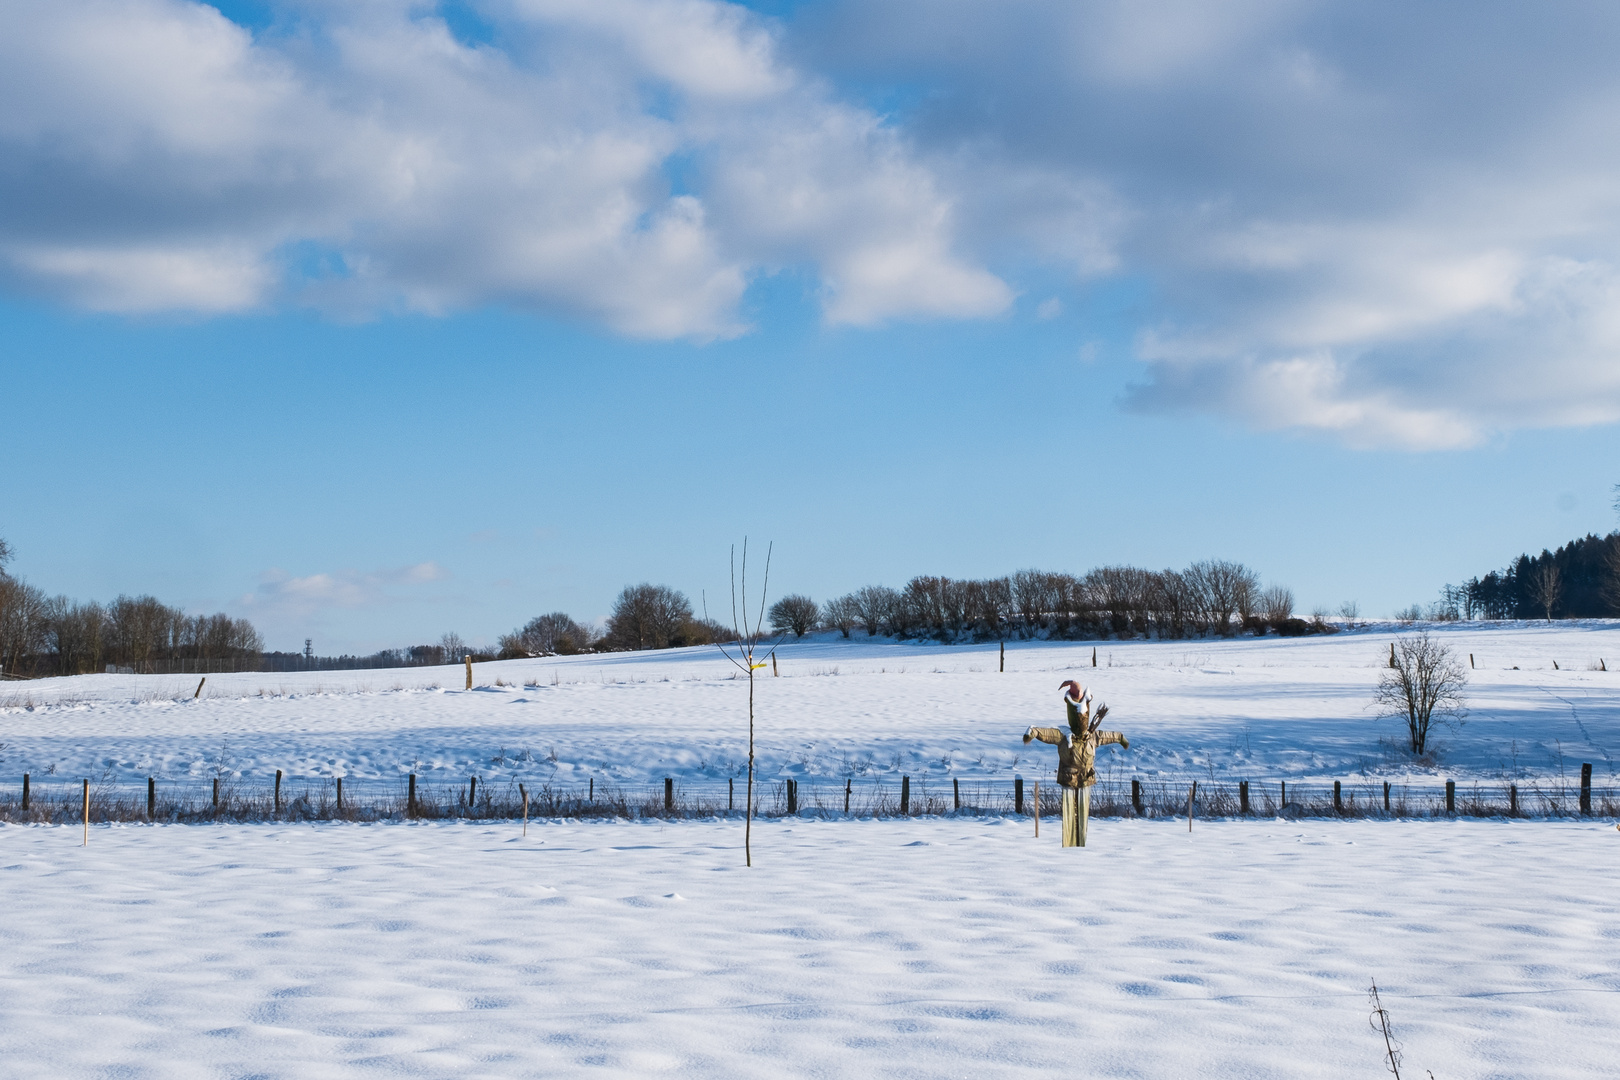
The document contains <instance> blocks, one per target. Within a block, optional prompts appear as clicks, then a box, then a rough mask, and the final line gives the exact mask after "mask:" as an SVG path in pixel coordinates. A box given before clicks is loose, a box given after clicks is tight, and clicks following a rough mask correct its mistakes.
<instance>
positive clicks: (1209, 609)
mask: <svg viewBox="0 0 1620 1080" xmlns="http://www.w3.org/2000/svg"><path fill="white" fill-rule="evenodd" d="M1183 576H1184V577H1185V578H1186V579H1187V582H1188V584H1189V585H1190V586H1191V587H1192V588H1193V590H1194V593H1195V595H1196V596H1197V597H1198V599H1199V602H1200V605H1201V607H1202V609H1203V615H1204V619H1205V622H1206V623H1207V625H1208V626H1209V629H1210V630H1212V631H1214V632H1215V633H1217V634H1230V633H1231V632H1232V616H1233V615H1235V614H1237V613H1238V612H1240V611H1241V612H1247V611H1248V610H1249V609H1250V608H1251V607H1252V606H1253V597H1254V593H1255V590H1256V589H1257V588H1258V587H1259V584H1260V576H1259V575H1258V574H1256V573H1255V572H1254V571H1253V570H1250V569H1249V568H1248V567H1246V566H1244V565H1243V564H1242V563H1237V562H1231V561H1229V560H1227V559H1205V560H1204V561H1202V562H1195V563H1193V564H1192V565H1191V566H1189V567H1188V568H1187V570H1186V573H1185V574H1184V575H1183Z"/></svg>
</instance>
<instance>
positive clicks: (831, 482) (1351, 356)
mask: <svg viewBox="0 0 1620 1080" xmlns="http://www.w3.org/2000/svg"><path fill="white" fill-rule="evenodd" d="M986 10H989V9H983V8H980V7H978V6H975V5H961V6H957V5H950V4H936V5H924V6H917V5H912V4H908V3H898V2H896V3H888V2H880V3H869V4H861V5H841V4H837V3H831V4H826V5H816V6H781V5H772V6H770V7H769V8H768V9H767V10H766V11H765V12H764V13H763V14H762V13H759V12H750V11H748V10H746V9H742V8H735V7H731V6H728V5H724V4H707V3H687V4H674V3H658V2H651V0H647V2H643V0H622V2H612V3H601V4H594V5H585V4H574V3H569V2H562V0H544V2H542V0H533V2H523V3H518V2H513V3H504V2H503V3H488V4H480V3H470V4H463V5H457V6H456V7H455V8H454V9H449V8H446V9H444V10H439V9H435V8H434V7H433V5H431V4H407V3H386V2H379V3H375V4H369V5H326V4H320V3H299V4H277V3H265V4H250V5H231V6H226V8H225V14H224V15H222V14H221V13H220V12H219V11H218V10H215V9H209V8H205V7H202V6H200V5H195V4H189V3H182V2H178V0H128V2H117V3H114V2H99V3H98V2H91V0H69V2H63V3H43V2H41V3H22V4H18V5H16V6H14V7H10V8H8V12H7V14H6V15H4V16H0V18H3V19H5V20H6V21H7V22H9V23H11V26H10V27H9V32H8V33H6V34H3V35H0V54H4V55H0V72H7V73H8V74H3V75H0V97H3V99H4V100H5V101H6V103H7V105H8V109H7V110H6V115H7V119H6V120H5V122H4V123H0V206H3V207H6V209H3V210H0V372H3V386H4V397H5V401H6V409H5V413H6V416H7V421H6V423H5V424H4V426H3V428H0V455H3V458H4V461H5V463H6V467H5V468H4V469H3V470H0V536H5V537H6V538H7V539H8V540H9V541H10V542H11V543H12V545H13V547H14V548H15V549H16V552H17V558H16V562H15V564H14V566H13V569H14V570H15V571H16V572H18V573H20V574H22V575H23V576H25V577H27V578H28V579H29V580H31V581H33V582H35V583H36V584H38V585H40V586H41V587H43V588H45V589H47V590H48V591H50V592H53V593H56V592H61V593H66V594H69V595H72V596H76V597H81V598H92V597H96V598H109V597H111V596H112V595H115V594H117V593H119V592H129V593H140V592H151V593H153V594H155V595H158V596H160V597H163V598H165V599H167V600H169V601H170V602H172V603H178V604H182V605H184V606H186V607H188V608H190V609H193V610H198V611H214V610H226V611H230V612H232V613H234V614H239V615H246V616H248V617H250V618H252V619H254V621H255V622H256V623H257V624H258V625H260V626H261V628H262V629H264V630H265V632H266V636H267V638H268V640H269V644H270V645H271V646H272V647H279V648H298V647H301V645H302V641H303V638H304V637H306V636H308V637H313V638H314V639H315V641H316V646H317V648H318V649H319V650H320V651H322V652H337V651H345V650H348V651H352V650H369V649H372V648H377V647H381V646H386V645H398V644H405V643H409V642H415V641H424V640H431V639H434V638H437V637H438V635H439V634H441V633H443V632H445V631H451V630H453V631H456V632H459V633H461V634H463V635H464V636H466V637H469V638H471V639H474V640H483V641H488V640H492V639H493V638H494V636H495V635H496V634H498V633H500V632H502V631H505V630H508V629H511V628H512V627H514V626H515V625H517V624H519V623H521V622H522V621H523V620H524V619H526V618H527V617H529V616H530V615H533V614H537V613H539V612H542V611H550V610H556V609H562V610H566V611H569V612H571V613H573V614H574V615H575V616H577V617H581V618H594V617H598V616H600V615H602V614H604V613H605V612H606V610H607V609H608V607H609V605H610V604H611V601H612V598H613V596H614V595H615V593H616V592H617V591H618V589H619V588H620V587H621V586H623V585H625V584H628V583H632V582H637V581H642V580H652V581H657V582H664V583H668V584H671V585H675V586H677V587H679V588H681V589H683V590H685V591H687V592H688V593H689V594H690V595H691V596H692V597H693V599H694V600H696V599H697V598H698V596H699V593H700V592H701V591H703V590H705V589H706V590H708V591H709V593H710V595H711V596H713V595H715V594H716V593H717V592H720V591H722V590H724V588H725V585H726V560H727V553H728V549H729V546H730V544H731V543H733V542H734V541H737V540H740V539H741V537H742V536H743V535H745V534H746V535H748V536H750V537H752V538H753V539H754V540H755V541H764V540H774V541H775V542H776V544H777V557H776V564H775V570H774V573H773V586H774V588H775V589H776V590H781V591H786V590H796V591H804V592H808V593H810V594H811V595H813V596H816V597H818V598H824V597H827V596H830V595H833V594H836V593H839V592H843V591H846V590H849V589H852V588H855V587H858V586H860V585H863V584H868V583H874V582H883V583H888V584H894V585H899V584H902V583H903V582H904V580H905V579H906V578H908V577H910V576H911V575H913V574H917V573H943V574H947V575H950V576H982V575H992V574H1000V573H1005V572H1009V571H1012V570H1015V569H1018V568H1021V567H1025V566H1040V567H1045V568H1052V569H1069V570H1073V571H1083V570H1085V569H1087V568H1089V567H1091V566H1094V565H1101V564H1105V563H1114V562H1129V563H1135V564H1139V565H1146V566H1151V567H1164V566H1181V565H1185V564H1186V563H1187V562H1189V561H1192V560H1194V559H1199V558H1206V557H1223V558H1235V559H1240V560H1243V561H1245V562H1247V563H1249V564H1251V565H1253V566H1254V567H1256V568H1257V569H1258V570H1259V571H1260V572H1261V574H1262V575H1263V577H1264V578H1265V579H1266V580H1267V581H1273V582H1278V583H1282V584H1287V585H1289V586H1291V587H1292V588H1293V589H1294V591H1295V593H1296V595H1297V596H1298V598H1299V600H1300V601H1301V603H1302V605H1303V606H1304V607H1305V608H1307V609H1308V608H1309V607H1311V606H1313V605H1316V604H1322V605H1329V606H1336V605H1337V604H1338V603H1339V602H1341V601H1343V600H1346V599H1355V600H1358V601H1359V602H1360V604H1361V606H1362V609H1363V611H1364V612H1367V613H1369V614H1383V613H1388V612H1390V611H1392V610H1394V609H1395V608H1397V607H1403V606H1405V605H1407V604H1409V603H1412V602H1414V601H1425V600H1428V599H1431V598H1432V597H1433V596H1434V595H1435V593H1436V591H1437V590H1438V588H1439V587H1440V586H1441V585H1442V584H1445V583H1446V582H1448V581H1459V580H1461V579H1463V578H1465V577H1467V576H1469V575H1471V574H1474V573H1479V572H1483V571H1484V570H1487V569H1489V568H1491V567H1494V566H1500V565H1501V564H1503V563H1504V562H1506V561H1507V560H1508V559H1509V558H1510V557H1512V556H1514V555H1516V554H1517V553H1518V552H1520V551H1523V550H1539V549H1540V548H1541V547H1543V546H1548V545H1552V546H1556V545H1557V544H1558V543H1560V542H1562V541H1564V540H1566V539H1568V538H1570V537H1573V536H1576V535H1580V534H1583V533H1585V532H1587V531H1597V532H1600V533H1601V532H1606V531H1607V530H1608V529H1609V528H1611V527H1612V525H1613V521H1614V517H1613V512H1612V510H1611V508H1610V505H1609V502H1610V488H1611V485H1612V484H1613V483H1614V482H1615V481H1616V480H1617V479H1620V477H1617V476H1616V475H1615V469H1614V467H1613V464H1612V463H1613V462H1614V461H1615V460H1616V455H1615V452H1614V451H1615V449H1616V446H1615V443H1616V428H1615V421H1616V419H1620V368H1617V366H1616V364H1615V361H1614V356H1615V351H1614V349H1615V346H1616V345H1617V344H1620V326H1616V325H1614V320H1613V318H1612V316H1611V315H1610V314H1609V312H1610V311H1612V310H1614V305H1613V303H1612V301H1613V300H1615V299H1617V297H1616V295H1615V293H1616V292H1617V290H1620V277H1617V275H1616V272H1615V266H1614V254H1613V253H1614V250H1615V241H1616V239H1620V228H1617V225H1620V215H1617V213H1616V211H1617V209H1620V207H1617V205H1616V204H1617V198H1616V193H1617V192H1620V185H1616V184H1614V182H1613V181H1614V179H1615V166H1616V164H1617V163H1616V162H1615V161H1614V160H1613V158H1614V152H1613V151H1612V150H1609V149H1607V147H1608V146H1609V145H1611V144H1613V140H1612V139H1608V138H1607V136H1606V134H1605V133H1606V132H1607V128H1608V126H1609V125H1610V124H1612V120H1610V119H1609V118H1610V117H1612V116H1614V115H1620V111H1617V110H1615V109H1614V108H1613V106H1614V105H1615V104H1616V101H1615V99H1616V97H1617V96H1620V94H1617V90H1620V77H1617V76H1616V75H1615V74H1614V73H1613V72H1611V71H1610V70H1609V68H1611V67H1612V65H1611V64H1609V63H1608V62H1607V61H1606V60H1605V59H1604V57H1606V56H1609V55H1612V52H1609V51H1606V50H1607V48H1608V46H1611V45H1613V44H1616V42H1615V39H1616V37H1620V34H1617V33H1616V29H1617V28H1616V25H1615V20H1614V17H1612V16H1611V15H1610V14H1609V13H1608V11H1607V10H1606V9H1603V8H1596V7H1586V6H1582V5H1551V6H1548V7H1546V8H1542V9H1538V11H1540V12H1542V13H1543V14H1542V15H1540V16H1539V17H1538V18H1537V19H1536V20H1534V21H1533V23H1532V24H1530V25H1526V16H1525V14H1524V13H1523V11H1522V10H1520V9H1517V8H1514V7H1510V6H1503V7H1500V8H1498V7H1493V6H1491V5H1484V6H1483V7H1479V6H1477V5H1470V6H1469V7H1468V10H1469V11H1471V12H1477V13H1478V12H1482V13H1483V14H1482V15H1481V17H1478V18H1475V19H1472V20H1467V21H1466V23H1467V25H1463V24H1461V23H1459V22H1458V21H1457V19H1458V18H1459V17H1460V14H1461V12H1462V8H1460V7H1457V6H1448V5H1435V6H1433V7H1429V8H1425V9H1423V10H1422V11H1421V12H1416V13H1414V12H1413V11H1411V10H1409V9H1407V8H1406V7H1404V6H1401V5H1394V6H1390V7H1386V8H1380V7H1379V6H1378V5H1370V6H1369V5H1357V6H1354V7H1351V6H1333V5H1301V4H1282V3H1269V4H1268V3H1251V4H1229V5H1214V6H1211V5H1191V4H1187V5H1182V4H1172V3H1166V4H1161V5H1145V6H1144V5H1121V6H1114V5H1107V4H1098V5H1093V6H1087V7H1085V8H1080V7H1077V6H1074V5H1044V4H1036V3H1028V4H1011V5H1007V6H1005V7H1004V8H1002V9H998V10H1000V12H1001V14H1000V16H999V17H998V18H996V19H994V20H991V21H988V22H987V21H986V18H987V17H986V15H985V11H986ZM227 15H228V16H230V17H232V18H236V19H238V20H239V22H237V23H232V22H231V21H229V19H228V18H227V17H226V16H227ZM1605 139H1607V141H1605Z"/></svg>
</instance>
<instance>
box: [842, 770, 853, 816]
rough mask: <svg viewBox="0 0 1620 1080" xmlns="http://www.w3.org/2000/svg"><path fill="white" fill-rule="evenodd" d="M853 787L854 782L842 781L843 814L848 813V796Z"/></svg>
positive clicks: (846, 779)
mask: <svg viewBox="0 0 1620 1080" xmlns="http://www.w3.org/2000/svg"><path fill="white" fill-rule="evenodd" d="M854 787H855V781H854V780H852V779H849V778H847V777H846V778H845V780H844V813H846V814H847V813H849V794H850V792H851V790H853V789H854Z"/></svg>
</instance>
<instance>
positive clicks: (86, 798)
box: [79, 778, 90, 847]
mask: <svg viewBox="0 0 1620 1080" xmlns="http://www.w3.org/2000/svg"><path fill="white" fill-rule="evenodd" d="M79 846H80V847H89V846H90V781H89V779H88V778H86V779H85V782H84V843H82V844H80V845H79Z"/></svg>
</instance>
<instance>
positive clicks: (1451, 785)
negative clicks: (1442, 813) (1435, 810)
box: [1446, 780, 1457, 814]
mask: <svg viewBox="0 0 1620 1080" xmlns="http://www.w3.org/2000/svg"><path fill="white" fill-rule="evenodd" d="M1456 812H1457V781H1455V780H1447V781H1446V813H1448V814H1455V813H1456Z"/></svg>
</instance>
